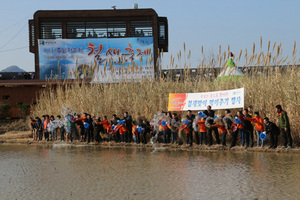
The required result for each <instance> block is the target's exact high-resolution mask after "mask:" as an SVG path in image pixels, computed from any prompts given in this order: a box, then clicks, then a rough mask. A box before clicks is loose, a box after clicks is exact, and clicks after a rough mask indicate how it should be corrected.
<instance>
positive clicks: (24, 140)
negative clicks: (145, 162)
mask: <svg viewBox="0 0 300 200" xmlns="http://www.w3.org/2000/svg"><path fill="white" fill-rule="evenodd" d="M0 143H1V144H3V145H5V144H26V145H47V146H49V145H50V146H70V147H71V146H99V147H103V148H147V149H150V150H151V149H153V150H155V149H156V150H185V151H209V152H214V151H239V152H269V153H300V148H299V147H294V148H292V149H281V146H279V147H277V149H269V146H268V145H266V146H264V147H263V148H261V147H253V148H247V149H245V147H241V146H235V147H233V148H229V145H227V146H225V147H224V146H222V145H213V146H207V145H197V144H195V143H194V145H193V146H188V145H186V144H182V145H178V144H173V145H172V144H161V143H156V144H155V145H152V144H150V143H148V144H135V143H115V142H114V141H112V142H100V143H96V142H91V143H89V144H87V143H86V142H80V141H73V142H72V143H70V142H61V141H45V140H43V141H33V139H32V138H31V132H30V131H19V132H15V131H12V132H7V133H5V134H2V135H0Z"/></svg>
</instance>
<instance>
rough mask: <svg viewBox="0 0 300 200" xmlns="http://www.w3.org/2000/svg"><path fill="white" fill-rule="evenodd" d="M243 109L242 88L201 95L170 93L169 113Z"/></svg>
mask: <svg viewBox="0 0 300 200" xmlns="http://www.w3.org/2000/svg"><path fill="white" fill-rule="evenodd" d="M208 105H210V106H211V107H212V108H213V109H214V110H218V109H229V108H243V107H244V88H239V89H234V90H224V91H216V92H203V93H170V94H169V105H168V110H169V111H181V110H206V107H207V106H208Z"/></svg>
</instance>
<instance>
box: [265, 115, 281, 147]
mask: <svg viewBox="0 0 300 200" xmlns="http://www.w3.org/2000/svg"><path fill="white" fill-rule="evenodd" d="M264 124H265V126H266V134H270V141H271V144H270V147H269V149H276V148H277V143H278V136H279V134H280V129H279V128H278V126H276V124H274V123H273V122H270V121H269V118H267V117H265V118H264Z"/></svg>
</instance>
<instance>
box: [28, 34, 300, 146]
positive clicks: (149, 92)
mask: <svg viewBox="0 0 300 200" xmlns="http://www.w3.org/2000/svg"><path fill="white" fill-rule="evenodd" d="M260 47H261V48H260V49H262V40H261V41H260ZM221 49H222V48H221V46H220V47H219V52H218V54H217V55H216V56H213V57H210V58H209V59H208V56H205V55H203V59H202V61H201V62H200V64H199V65H198V73H199V75H198V76H197V77H196V78H191V77H190V76H189V74H188V73H189V68H190V67H191V66H190V65H191V64H190V63H191V62H190V56H191V52H190V51H189V52H186V49H185V44H184V48H183V52H182V51H179V52H178V53H177V58H175V57H173V56H172V55H171V58H170V64H169V65H168V66H166V68H172V69H176V68H178V66H183V67H184V71H183V76H184V80H180V79H175V80H174V79H173V78H171V77H170V76H168V75H167V76H166V77H165V78H163V77H162V74H159V78H157V79H156V80H153V79H142V80H141V81H139V82H131V81H127V80H121V81H120V82H119V83H115V84H108V83H106V84H98V83H92V84H90V83H81V82H79V81H78V82H75V83H74V84H63V85H57V86H56V87H55V88H54V87H52V86H47V88H46V89H45V90H44V91H43V92H42V93H41V95H40V97H39V100H38V102H37V105H36V107H35V108H34V109H33V111H32V113H31V115H32V116H41V115H43V114H53V115H58V114H61V109H62V107H63V106H64V105H68V106H69V107H70V108H71V109H73V110H74V111H76V112H77V113H83V112H87V113H91V114H92V115H95V116H103V115H107V116H109V117H110V116H111V115H112V114H114V113H116V114H118V115H122V113H123V112H125V111H128V112H129V113H130V114H131V115H132V116H133V117H136V116H137V115H139V113H140V114H141V115H142V116H145V117H146V118H147V119H149V120H151V119H152V117H153V115H154V114H155V113H156V112H158V111H162V110H164V111H166V110H167V107H168V97H169V93H193V92H208V91H218V90H227V89H234V88H240V87H245V105H246V106H248V105H252V106H253V107H254V111H259V112H260V114H261V116H262V117H265V116H267V117H269V118H270V120H273V121H275V122H277V115H276V112H275V105H277V104H281V105H282V106H283V109H284V110H286V111H287V112H288V115H289V118H290V123H291V130H292V136H293V138H294V141H295V142H296V143H298V144H299V143H300V128H299V124H300V111H299V109H298V108H299V107H300V100H299V94H300V72H299V70H298V68H297V66H296V64H297V63H298V62H299V61H300V60H298V59H297V58H296V52H297V49H296V43H294V49H293V53H292V55H291V56H290V57H289V56H287V57H284V56H283V54H282V48H281V43H279V44H278V45H276V42H274V44H273V46H272V48H271V44H270V41H269V42H268V47H267V51H266V52H263V51H261V52H259V53H256V49H255V44H254V43H253V48H252V51H248V50H247V49H245V51H244V53H243V51H242V50H241V51H240V52H239V53H238V54H236V55H235V57H234V61H235V63H236V64H237V65H238V66H243V67H245V68H247V66H263V67H264V68H263V70H262V71H261V72H258V68H255V67H254V68H253V70H251V73H245V76H244V77H242V78H239V79H230V80H223V81H216V80H214V81H212V79H211V77H209V76H207V73H208V71H209V70H211V69H212V68H215V67H220V68H224V67H225V66H226V63H227V61H228V59H229V55H230V46H228V48H227V50H226V51H223V52H222V51H221ZM201 52H202V54H204V53H203V47H202V48H201ZM249 52H251V54H250V55H249ZM160 54H161V57H163V56H165V55H163V54H162V52H161V53H160ZM243 58H244V59H243ZM183 61H184V63H183ZM283 64H285V65H286V66H287V67H286V68H285V70H284V71H282V70H280V69H279V68H276V67H275V68H272V66H279V65H283ZM90 67H92V64H91V66H90ZM110 67H111V66H110ZM161 67H162V66H161V65H160V66H158V68H159V69H161ZM205 74H206V75H205ZM218 112H219V114H223V111H221V110H220V111H218Z"/></svg>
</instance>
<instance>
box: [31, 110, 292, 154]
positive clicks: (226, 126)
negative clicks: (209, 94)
mask: <svg viewBox="0 0 300 200" xmlns="http://www.w3.org/2000/svg"><path fill="white" fill-rule="evenodd" d="M276 111H277V115H278V116H277V117H278V122H279V127H278V126H277V125H276V124H275V123H273V122H271V121H270V120H269V119H268V118H267V117H265V118H262V117H261V116H260V115H259V112H254V113H253V111H252V106H249V107H248V108H247V109H244V110H242V111H238V112H237V114H236V115H234V116H233V115H232V114H231V112H230V110H228V109H227V110H225V113H224V115H223V116H222V117H221V116H217V115H215V112H214V111H213V110H212V109H211V106H207V110H205V111H204V112H202V111H200V112H199V113H198V114H197V115H195V114H192V111H191V110H188V111H187V115H186V116H185V117H184V118H183V119H182V120H180V119H179V117H178V116H177V113H171V112H163V113H162V114H161V115H160V117H159V119H157V120H154V119H153V120H152V121H151V122H149V121H148V120H146V119H145V118H142V117H138V118H137V119H136V120H133V119H132V117H131V116H130V115H129V114H128V112H125V113H123V117H122V119H121V118H119V117H117V115H116V114H113V115H112V119H111V120H109V119H108V118H107V116H103V117H102V119H101V118H100V117H97V118H96V117H95V116H93V117H92V116H91V115H90V114H88V113H84V115H83V116H80V115H79V114H75V115H71V114H69V115H67V116H66V117H65V118H64V119H62V118H61V116H59V115H58V116H56V118H55V117H54V116H49V115H43V116H42V119H40V118H39V117H36V118H35V119H31V127H32V132H33V138H34V140H35V141H36V140H39V141H41V140H43V137H44V140H47V141H49V140H52V141H54V140H57V139H58V135H60V137H59V139H60V140H61V141H65V140H66V141H70V142H72V141H73V140H80V141H81V142H87V143H89V142H98V143H99V142H101V141H115V142H121V143H131V142H134V143H144V144H146V143H147V141H149V138H155V139H156V140H154V141H155V142H156V141H158V142H161V143H165V144H167V143H171V144H174V143H177V144H183V142H184V141H182V140H183V137H178V136H179V135H181V136H182V135H185V136H186V141H185V143H186V144H187V145H190V146H192V145H193V142H194V141H195V140H196V143H197V144H199V145H203V144H205V145H209V146H211V145H213V140H215V142H216V143H217V144H221V141H220V137H219V133H220V134H221V135H222V145H223V146H226V136H227V134H228V133H229V134H231V143H230V148H232V147H234V146H236V145H237V139H238V136H239V137H240V141H241V146H243V147H245V148H249V147H250V148H251V147H253V146H254V132H256V135H257V138H256V142H257V146H260V147H263V146H264V141H265V140H266V135H268V137H269V140H270V147H269V148H273V149H275V148H277V145H278V136H279V135H280V132H281V133H282V135H283V146H282V147H283V148H292V137H291V133H290V123H289V118H288V115H287V112H286V111H284V110H283V109H282V107H281V106H280V105H277V106H276ZM213 132H214V137H213V134H212V133H213ZM193 136H194V137H195V140H193ZM263 136H264V137H263Z"/></svg>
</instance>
